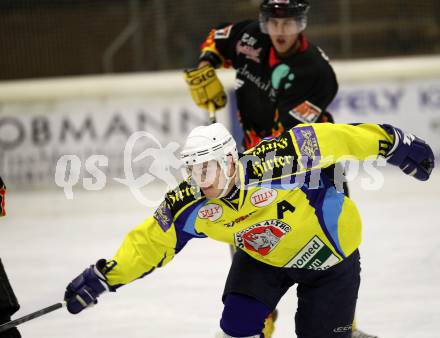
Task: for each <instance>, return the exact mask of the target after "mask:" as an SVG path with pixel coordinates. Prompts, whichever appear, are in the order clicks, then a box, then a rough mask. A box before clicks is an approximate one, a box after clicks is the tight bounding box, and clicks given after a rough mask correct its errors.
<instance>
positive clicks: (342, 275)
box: [65, 123, 434, 338]
mask: <svg viewBox="0 0 440 338" xmlns="http://www.w3.org/2000/svg"><path fill="white" fill-rule="evenodd" d="M181 156H182V160H183V162H184V163H185V166H186V168H187V170H188V173H189V177H188V179H186V180H184V181H183V182H181V183H180V184H179V186H178V187H177V188H176V189H174V190H172V191H169V192H168V193H167V194H166V196H165V199H164V200H163V202H162V203H161V204H160V206H159V207H158V208H157V210H156V212H155V213H154V216H152V217H149V218H148V219H147V220H145V221H144V222H143V223H142V224H140V225H139V226H138V227H136V228H134V229H133V230H132V231H131V232H130V233H129V234H128V235H127V236H126V238H125V240H124V241H123V243H122V245H121V247H120V248H119V250H118V251H117V252H116V254H115V256H114V257H113V259H109V260H106V259H100V260H99V261H98V262H97V263H96V264H95V265H92V266H90V267H89V268H87V269H86V270H84V272H82V273H81V274H80V275H79V276H78V277H76V278H75V279H74V280H73V281H72V282H71V283H70V284H69V285H68V286H67V290H66V292H65V300H66V301H67V308H68V310H69V311H70V312H71V313H78V312H80V311H82V310H83V309H84V308H86V307H88V306H89V305H90V304H93V303H96V302H97V298H98V296H99V295H100V294H101V293H103V292H104V291H106V290H109V291H116V290H117V289H118V288H119V287H121V286H122V285H125V284H128V283H130V282H132V281H134V280H136V279H139V278H142V277H144V276H146V275H147V274H149V273H151V272H153V271H154V270H155V269H156V268H160V267H163V266H165V265H166V264H167V263H169V262H170V261H171V259H172V258H173V257H174V255H176V254H177V253H179V252H180V251H181V250H182V249H183V247H184V246H185V244H186V243H187V242H188V241H189V240H190V239H192V238H205V237H210V238H212V239H215V240H218V241H221V242H225V243H228V244H232V245H234V246H236V247H237V249H238V250H237V253H236V254H235V256H234V259H233V262H232V266H231V269H230V271H229V274H228V277H227V281H226V285H225V289H224V292H223V298H222V301H223V303H224V310H223V313H222V315H221V320H220V327H221V329H222V331H223V336H224V337H251V338H252V337H263V334H262V333H261V332H262V329H263V326H264V320H265V318H266V317H267V315H268V314H269V313H270V312H272V311H273V309H274V308H275V307H276V305H277V303H278V302H279V300H280V299H281V297H282V296H283V295H284V294H285V292H286V291H287V290H288V289H289V288H290V287H291V286H293V285H297V295H298V309H297V312H296V316H295V324H296V325H295V329H296V334H297V336H298V337H300V338H312V337H320V338H325V337H339V338H349V337H350V336H351V332H352V322H353V317H354V312H355V307H356V300H357V293H358V289H359V284H360V277H359V275H360V263H359V252H358V247H359V244H360V243H361V218H360V215H359V213H358V210H357V208H356V206H355V204H354V202H353V201H352V200H351V199H350V198H348V197H347V196H345V195H344V194H343V193H342V192H341V191H338V189H339V186H340V187H342V184H340V185H339V184H338V182H337V181H338V180H337V177H338V175H337V173H335V178H336V179H335V180H334V181H333V180H330V179H329V178H328V177H326V175H325V174H324V173H323V172H321V170H320V169H322V168H326V167H328V166H330V165H332V164H334V163H336V162H338V161H340V160H341V159H346V158H347V156H350V157H351V158H355V159H357V160H359V161H362V160H367V159H372V158H377V157H378V156H382V157H385V158H386V159H387V161H388V163H390V164H393V165H396V166H399V167H400V169H402V171H404V172H405V173H406V174H409V175H411V176H414V177H415V178H416V179H419V180H423V181H424V180H427V179H428V178H429V176H430V174H431V171H432V169H433V167H434V156H433V153H432V150H431V148H430V147H429V146H428V145H427V144H426V143H425V142H424V141H423V140H421V139H419V138H417V137H415V136H413V135H411V134H407V133H404V132H403V131H401V130H400V129H398V128H394V127H392V126H390V125H376V124H356V125H348V124H310V125H299V126H297V127H295V128H292V129H291V130H288V131H286V132H285V133H283V134H281V135H280V136H279V137H278V138H275V139H268V140H263V141H262V142H261V143H259V144H258V145H257V146H256V147H254V148H252V149H250V150H248V151H247V152H246V153H245V154H241V155H239V154H238V153H237V150H236V144H235V141H234V139H233V138H232V136H231V135H230V133H229V132H228V131H227V130H226V128H225V127H224V126H223V125H221V124H219V123H216V124H212V125H210V126H202V127H197V128H195V129H194V130H192V131H191V133H190V134H189V136H188V138H187V140H186V143H185V145H184V147H183V150H182V152H181ZM335 182H336V183H335Z"/></svg>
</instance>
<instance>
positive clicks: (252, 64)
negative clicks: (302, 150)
mask: <svg viewBox="0 0 440 338" xmlns="http://www.w3.org/2000/svg"><path fill="white" fill-rule="evenodd" d="M299 43H300V45H299V48H298V49H297V51H296V53H294V54H292V55H290V56H289V57H287V58H283V59H281V58H279V57H278V56H277V53H276V52H275V49H274V48H273V46H272V43H271V40H270V37H269V35H267V34H264V33H262V32H261V30H260V27H259V23H258V22H257V21H243V22H239V23H237V24H234V25H229V26H223V27H222V28H220V29H215V30H212V31H211V32H210V34H209V36H208V38H207V39H206V40H205V42H204V43H203V45H202V54H201V57H200V59H201V60H208V61H209V62H211V63H212V64H213V66H214V67H231V66H232V67H233V68H234V69H235V70H236V74H237V75H236V84H235V86H236V96H237V106H238V116H239V118H240V121H241V124H242V127H243V130H244V133H245V146H246V148H250V147H252V146H254V145H255V144H257V143H258V142H259V141H260V140H261V139H262V138H264V137H271V136H272V137H273V136H278V135H279V134H280V133H281V132H283V131H284V130H285V129H290V128H292V127H294V126H295V125H297V124H299V123H312V122H326V119H327V118H329V116H328V114H324V112H325V110H326V108H327V106H328V105H329V104H330V103H331V101H332V100H333V98H334V97H335V95H336V92H337V90H338V83H337V80H336V75H335V73H334V71H333V69H332V67H331V65H330V64H329V62H328V58H327V57H326V55H325V54H324V53H323V51H322V50H321V49H319V48H318V47H316V46H315V45H313V44H312V43H310V42H309V41H308V40H307V39H306V37H305V36H304V35H303V34H301V35H300V36H299ZM330 118H331V117H330Z"/></svg>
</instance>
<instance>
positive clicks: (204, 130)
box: [181, 123, 238, 198]
mask: <svg viewBox="0 0 440 338" xmlns="http://www.w3.org/2000/svg"><path fill="white" fill-rule="evenodd" d="M228 156H232V160H233V161H234V162H236V161H237V160H238V152H237V144H236V143H235V140H234V138H233V137H232V135H231V134H230V133H229V131H228V130H227V129H226V128H225V126H224V125H222V124H221V123H214V124H211V125H209V126H200V127H196V128H194V129H193V130H192V131H191V132H190V133H189V135H188V138H187V139H186V142H185V145H184V146H183V150H182V151H181V159H182V160H183V162H184V163H185V165H186V167H187V169H188V172H189V174H190V175H191V176H192V177H193V179H195V181H198V182H199V183H198V184H202V183H200V181H199V180H197V179H196V177H197V178H199V176H200V172H201V168H202V167H203V166H204V163H208V167H207V168H216V167H217V166H216V165H215V166H214V167H211V166H210V165H211V164H214V163H218V164H219V166H220V169H221V172H222V173H223V176H224V177H225V180H224V183H223V186H222V187H220V188H221V189H222V190H221V192H220V194H219V195H218V196H217V198H221V197H224V196H225V195H226V194H227V192H228V188H229V185H230V182H231V181H232V180H233V178H234V177H235V173H236V171H235V172H234V173H233V174H232V175H230V174H229V170H228ZM214 161H215V162H214ZM193 169H195V171H193ZM207 170H208V174H207V177H208V178H207V179H206V180H204V183H205V184H206V183H207V182H209V183H212V182H213V181H214V180H215V175H214V173H215V171H212V170H210V169H207ZM194 175H195V176H194ZM209 183H208V184H209Z"/></svg>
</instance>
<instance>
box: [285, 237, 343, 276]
mask: <svg viewBox="0 0 440 338" xmlns="http://www.w3.org/2000/svg"><path fill="white" fill-rule="evenodd" d="M338 262H339V258H338V257H336V255H335V254H333V252H332V251H331V249H330V248H329V247H328V246H327V245H325V243H324V242H323V241H321V239H320V238H319V237H318V236H315V237H313V238H312V240H311V241H310V242H308V243H307V244H306V245H305V246H304V247H303V248H302V249H301V251H300V252H299V253H298V254H297V255H296V256H295V257H293V258H292V259H291V260H290V262H289V263H287V264H286V265H285V266H286V267H292V268H298V269H310V270H326V269H328V268H330V267H332V266H333V265H335V264H337V263H338Z"/></svg>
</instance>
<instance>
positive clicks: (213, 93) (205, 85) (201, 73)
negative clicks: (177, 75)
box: [185, 65, 226, 111]
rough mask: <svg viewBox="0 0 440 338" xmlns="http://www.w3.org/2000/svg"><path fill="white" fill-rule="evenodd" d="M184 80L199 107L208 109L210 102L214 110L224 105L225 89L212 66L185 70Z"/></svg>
mask: <svg viewBox="0 0 440 338" xmlns="http://www.w3.org/2000/svg"><path fill="white" fill-rule="evenodd" d="M185 81H186V83H187V84H188V86H189V90H190V92H191V96H192V98H193V100H194V102H195V103H196V105H198V106H199V107H200V108H202V109H204V110H206V111H210V104H212V105H213V106H214V107H215V110H218V109H221V108H223V107H224V106H226V93H225V90H224V89H223V85H222V83H221V82H220V80H219V79H218V77H217V74H216V73H215V69H214V68H213V67H212V66H210V65H206V66H203V67H202V68H197V69H190V70H185Z"/></svg>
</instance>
